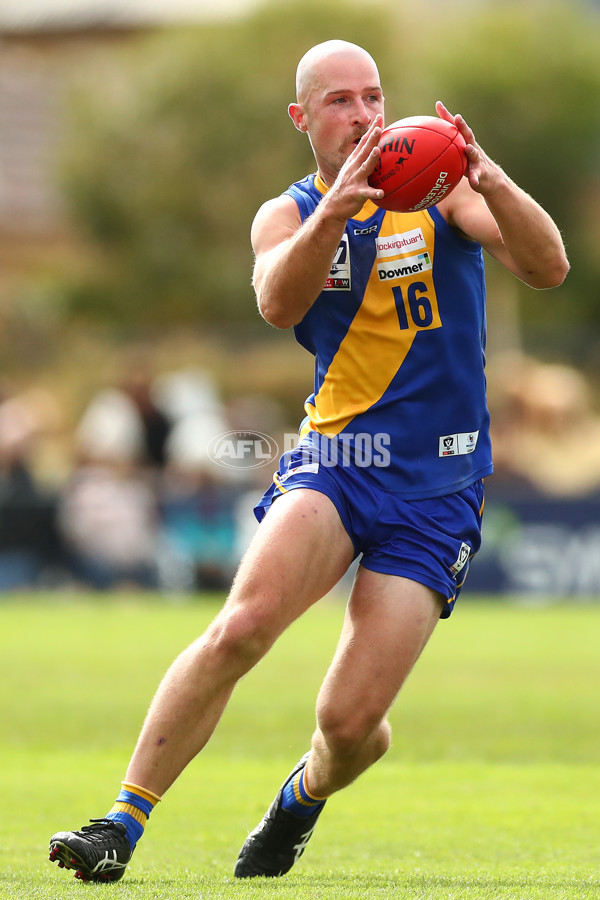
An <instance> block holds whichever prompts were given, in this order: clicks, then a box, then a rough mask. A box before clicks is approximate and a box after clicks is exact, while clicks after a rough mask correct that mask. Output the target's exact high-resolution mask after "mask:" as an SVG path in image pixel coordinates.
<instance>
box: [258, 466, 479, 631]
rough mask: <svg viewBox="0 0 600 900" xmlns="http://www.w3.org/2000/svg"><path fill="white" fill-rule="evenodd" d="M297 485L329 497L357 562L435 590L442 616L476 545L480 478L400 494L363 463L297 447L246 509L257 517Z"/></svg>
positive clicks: (451, 603)
mask: <svg viewBox="0 0 600 900" xmlns="http://www.w3.org/2000/svg"><path fill="white" fill-rule="evenodd" d="M297 488H308V489H310V490H314V491H319V492H320V493H322V494H325V495H326V496H327V497H329V499H330V500H331V501H332V503H333V504H334V506H335V507H336V509H337V511H338V513H339V516H340V518H341V520H342V522H343V524H344V527H345V529H346V531H347V532H348V534H349V536H350V538H351V540H352V543H353V545H354V551H355V557H357V556H359V555H360V554H362V559H361V561H360V562H361V565H363V566H364V567H365V568H366V569H371V570H373V571H374V572H382V573H384V574H386V575H401V576H403V577H404V578H410V579H412V580H413V581H418V582H419V583H420V584H424V585H426V586H427V587H430V588H432V590H434V591H437V592H438V593H440V594H441V595H442V597H443V598H444V599H445V601H446V602H445V604H444V608H443V610H442V613H441V618H442V619H447V618H448V616H449V615H450V614H451V612H452V610H453V608H454V604H455V602H456V600H457V598H458V595H459V593H460V589H461V587H462V586H463V584H464V582H465V578H466V576H467V572H468V569H469V563H470V560H471V559H472V558H473V556H474V555H475V553H477V551H478V550H479V547H480V545H481V515H482V512H483V502H484V500H483V482H482V481H481V479H480V480H478V481H476V482H474V483H473V484H471V485H470V486H469V487H467V488H464V490H462V491H458V492H457V493H455V494H447V495H445V496H443V497H432V498H430V499H427V500H402V499H401V498H400V497H398V496H397V495H396V494H391V493H388V492H386V491H382V490H381V489H379V488H377V487H376V486H374V485H373V484H372V483H371V481H370V479H369V478H368V476H367V475H366V474H365V471H364V469H360V468H356V467H355V466H351V465H347V466H345V465H336V466H324V465H322V464H319V463H318V462H314V461H313V462H309V463H307V462H306V456H304V455H303V454H302V451H298V450H291V451H289V452H288V453H284V455H283V456H282V457H281V459H280V464H279V471H278V472H277V473H276V474H275V475H274V477H273V484H272V485H271V487H270V488H269V489H268V490H267V491H266V493H265V494H264V496H263V497H262V499H261V500H260V502H259V503H258V504H257V506H256V507H255V509H254V513H255V515H256V518H257V519H258V521H259V522H260V521H261V519H262V518H263V517H264V516H265V514H266V512H267V511H268V509H269V507H270V506H271V503H273V501H274V500H275V499H276V498H277V497H279V496H281V494H284V493H286V492H287V491H292V490H295V489H297Z"/></svg>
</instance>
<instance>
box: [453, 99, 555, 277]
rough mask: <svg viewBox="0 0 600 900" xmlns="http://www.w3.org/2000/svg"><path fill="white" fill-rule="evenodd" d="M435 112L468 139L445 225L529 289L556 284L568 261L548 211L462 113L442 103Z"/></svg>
mask: <svg viewBox="0 0 600 900" xmlns="http://www.w3.org/2000/svg"><path fill="white" fill-rule="evenodd" d="M437 110H438V114H439V115H440V116H442V118H445V119H447V120H448V121H451V122H454V124H456V126H457V127H458V128H459V130H460V131H461V133H462V135H463V137H464V138H465V141H466V143H467V149H466V153H467V159H468V165H467V171H466V176H465V178H464V179H463V180H462V182H461V183H460V184H459V185H458V187H457V188H456V189H455V190H454V191H453V193H452V194H451V195H450V196H449V197H448V198H447V200H445V201H443V210H442V212H443V214H444V216H445V217H446V219H447V221H448V222H449V224H451V225H453V226H454V227H455V228H458V229H459V230H460V231H462V232H463V233H464V234H465V235H466V236H467V237H469V238H471V239H472V240H475V241H478V242H479V243H480V244H481V245H482V246H483V247H484V248H485V249H486V250H487V251H488V253H490V254H491V255H492V256H494V257H495V258H496V259H497V260H498V261H499V262H500V263H502V265H504V266H505V267H506V268H507V269H508V270H509V271H510V272H512V273H513V274H514V275H516V276H517V277H518V278H520V279H521V280H522V281H524V282H526V284H528V285H530V286H531V287H534V288H551V287H556V286H557V285H559V284H561V283H562V282H563V281H564V279H565V277H566V275H567V272H568V271H569V262H568V260H567V256H566V253H565V248H564V244H563V241H562V237H561V235H560V231H559V230H558V228H557V227H556V225H555V223H554V222H553V221H552V219H551V218H550V216H549V215H548V213H547V212H546V211H545V210H544V209H542V207H541V206H540V205H539V204H538V203H536V202H535V200H533V198H532V197H530V196H529V194H527V193H525V191H523V190H522V189H521V188H520V187H518V185H516V184H515V183H514V181H512V180H511V179H510V178H509V177H508V176H507V175H506V173H505V172H504V171H503V170H502V169H501V168H500V166H498V165H497V164H496V163H494V162H493V161H492V160H491V159H490V158H489V157H488V156H487V155H486V154H485V153H484V152H483V150H482V149H481V147H480V146H479V145H478V144H477V143H476V141H475V138H474V135H473V132H472V131H471V129H470V128H469V126H468V125H467V124H466V122H465V121H464V119H463V118H462V116H452V115H451V114H450V113H449V112H448V110H446V108H445V107H444V106H443V104H441V103H439V104H438V105H437ZM441 205H442V204H440V206H441Z"/></svg>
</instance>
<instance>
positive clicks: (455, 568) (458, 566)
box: [450, 541, 471, 578]
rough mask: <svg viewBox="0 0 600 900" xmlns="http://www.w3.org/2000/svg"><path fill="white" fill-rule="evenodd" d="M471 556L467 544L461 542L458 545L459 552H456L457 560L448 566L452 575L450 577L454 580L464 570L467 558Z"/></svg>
mask: <svg viewBox="0 0 600 900" xmlns="http://www.w3.org/2000/svg"><path fill="white" fill-rule="evenodd" d="M470 555H471V548H470V547H469V545H468V544H465V542H464V541H463V542H462V544H461V545H460V550H459V551H458V559H457V560H456V562H455V563H454V565H452V566H450V571H451V573H452V577H453V578H456V576H457V575H458V573H459V572H460V571H461V570H462V569H464V567H465V566H466V564H467V563H468V561H469V556H470Z"/></svg>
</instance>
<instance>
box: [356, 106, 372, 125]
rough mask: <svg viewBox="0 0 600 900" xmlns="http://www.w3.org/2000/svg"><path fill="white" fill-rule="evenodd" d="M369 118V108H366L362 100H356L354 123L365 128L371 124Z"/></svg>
mask: <svg viewBox="0 0 600 900" xmlns="http://www.w3.org/2000/svg"><path fill="white" fill-rule="evenodd" d="M371 119H372V115H371V110H370V109H367V106H366V105H365V103H363V101H362V100H357V101H356V104H355V107H354V123H355V124H356V125H360V126H361V127H362V128H364V129H365V130H366V129H367V128H368V127H369V125H370V124H371Z"/></svg>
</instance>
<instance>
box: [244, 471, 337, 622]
mask: <svg viewBox="0 0 600 900" xmlns="http://www.w3.org/2000/svg"><path fill="white" fill-rule="evenodd" d="M353 556H354V548H353V544H352V541H351V540H350V537H349V535H348V533H347V531H346V529H345V528H344V526H343V524H342V521H341V519H340V517H339V514H338V512H337V510H336V508H335V506H334V504H333V503H332V501H331V500H330V499H329V497H327V496H326V495H325V494H322V493H320V492H319V491H314V490H308V489H304V488H298V489H295V490H293V491H289V492H288V493H286V494H283V495H282V496H281V497H279V498H278V499H277V500H276V501H275V502H274V503H273V505H272V506H271V508H270V510H269V512H268V513H267V515H266V516H265V518H264V519H263V521H262V522H261V524H260V525H259V527H258V529H257V530H256V532H255V534H254V537H253V539H252V541H251V543H250V545H249V547H248V550H247V551H246V553H245V555H244V558H243V559H242V562H241V563H240V567H239V569H238V573H237V575H236V577H235V580H234V584H233V587H232V590H231V594H230V596H229V599H228V601H227V604H226V607H227V608H228V609H231V608H232V607H238V606H243V607H245V608H249V607H254V608H255V609H256V611H257V615H258V614H261V615H263V616H266V617H268V618H269V619H270V620H272V621H273V623H274V624H276V625H277V627H278V628H279V630H281V629H282V628H284V627H286V626H287V624H289V623H290V622H291V621H293V619H295V618H296V617H297V616H298V615H300V614H301V613H302V612H303V611H304V610H305V609H307V608H308V607H309V606H311V605H312V604H313V603H314V602H315V601H316V600H319V599H320V598H321V597H323V596H324V595H325V594H326V593H328V592H329V591H330V590H331V589H332V588H333V587H334V586H335V585H336V584H337V582H338V581H339V580H340V578H341V577H342V576H343V575H344V573H345V572H346V570H347V568H348V566H349V565H350V563H351V562H352V559H353Z"/></svg>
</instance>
